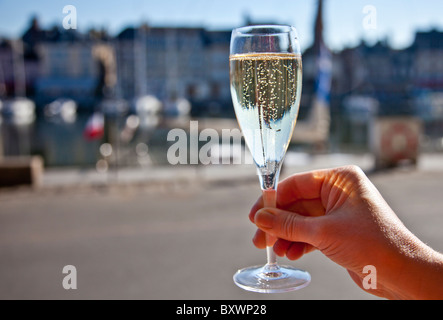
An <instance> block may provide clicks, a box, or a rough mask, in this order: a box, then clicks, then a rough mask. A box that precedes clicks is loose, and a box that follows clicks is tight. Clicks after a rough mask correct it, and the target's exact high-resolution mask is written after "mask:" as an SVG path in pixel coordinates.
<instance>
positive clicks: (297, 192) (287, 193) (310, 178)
mask: <svg viewBox="0 0 443 320" xmlns="http://www.w3.org/2000/svg"><path fill="white" fill-rule="evenodd" d="M326 174H327V170H317V171H309V172H303V173H296V174H294V175H292V176H290V177H288V178H286V179H284V180H283V181H281V182H280V183H279V184H278V190H277V205H278V207H287V206H289V205H291V204H292V203H294V202H296V201H300V200H315V199H321V189H322V185H323V181H324V180H325V177H326Z"/></svg>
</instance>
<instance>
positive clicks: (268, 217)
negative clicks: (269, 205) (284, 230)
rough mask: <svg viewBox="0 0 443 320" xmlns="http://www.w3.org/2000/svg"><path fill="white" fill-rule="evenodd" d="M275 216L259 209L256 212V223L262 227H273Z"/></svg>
mask: <svg viewBox="0 0 443 320" xmlns="http://www.w3.org/2000/svg"><path fill="white" fill-rule="evenodd" d="M274 219H275V216H274V215H273V214H272V213H271V212H269V211H266V210H263V209H262V210H259V211H257V213H256V214H255V224H256V225H257V226H258V227H260V228H265V229H272V227H273V226H274Z"/></svg>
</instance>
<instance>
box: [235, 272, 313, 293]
mask: <svg viewBox="0 0 443 320" xmlns="http://www.w3.org/2000/svg"><path fill="white" fill-rule="evenodd" d="M233 278H234V282H235V284H236V285H237V286H239V287H240V288H242V289H245V290H248V291H254V292H261V293H279V292H289V291H294V290H298V289H301V288H304V287H306V286H307V285H308V284H309V283H310V282H311V275H310V274H309V273H308V272H306V271H303V270H299V269H296V268H293V267H290V266H272V267H269V266H268V265H265V266H254V267H248V268H244V269H240V270H238V271H237V273H236V274H234V277H233Z"/></svg>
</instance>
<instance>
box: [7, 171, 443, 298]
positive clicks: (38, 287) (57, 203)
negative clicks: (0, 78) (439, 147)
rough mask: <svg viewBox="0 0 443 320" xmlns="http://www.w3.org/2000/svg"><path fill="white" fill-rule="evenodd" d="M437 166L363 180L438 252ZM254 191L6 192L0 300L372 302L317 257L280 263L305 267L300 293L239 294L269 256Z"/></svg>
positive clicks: (213, 185) (248, 183)
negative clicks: (73, 274)
mask: <svg viewBox="0 0 443 320" xmlns="http://www.w3.org/2000/svg"><path fill="white" fill-rule="evenodd" d="M434 165H435V166H434V167H432V166H431V167H430V168H428V170H422V169H418V170H414V169H403V170H394V171H385V172H380V173H374V174H371V175H370V178H371V179H372V181H373V182H374V183H375V185H376V186H377V187H378V188H379V189H380V190H381V192H382V194H383V195H384V196H385V198H386V199H387V201H388V202H389V203H390V204H391V206H392V207H393V208H394V209H395V210H396V211H397V213H398V215H399V216H400V218H401V219H402V220H403V221H404V223H405V224H406V226H408V227H409V228H410V229H411V230H412V231H413V232H414V233H416V234H417V235H418V236H419V237H420V238H422V239H423V240H424V241H425V242H427V243H428V244H429V245H431V246H433V247H434V248H435V249H437V250H440V251H443V232H441V230H442V227H443V218H442V213H441V208H442V207H443V197H442V196H441V190H442V184H443V182H442V181H443V169H442V168H443V164H440V165H441V167H439V166H437V165H436V164H435V163H434ZM296 169H297V168H296ZM297 170H298V169H297ZM289 171H291V168H288V169H287V172H289ZM258 193H259V189H258V183H257V182H256V181H255V179H251V180H244V179H237V180H235V179H232V180H229V179H225V180H211V181H209V180H196V181H194V182H190V181H187V180H178V181H177V182H175V183H163V184H157V185H155V186H154V185H153V184H149V183H132V184H130V183H125V184H120V185H112V186H107V187H106V186H104V185H102V186H97V185H95V186H94V185H91V186H85V185H83V186H81V187H64V188H63V187H60V185H58V186H57V187H55V186H54V185H53V186H52V187H50V188H42V189H40V190H34V191H33V190H28V189H26V188H19V189H13V190H6V191H2V192H0V299H294V300H295V299H375V297H373V296H372V295H369V294H367V293H365V292H363V291H361V290H360V289H359V288H358V287H357V286H356V285H355V284H354V283H353V282H352V280H351V279H350V278H349V277H348V275H347V272H346V271H345V270H344V269H343V268H341V267H339V266H337V265H335V264H334V263H332V262H331V261H329V260H328V259H327V258H325V257H324V256H322V255H321V254H320V253H319V252H314V253H311V254H309V255H307V256H305V257H303V258H302V259H301V260H299V261H297V262H287V261H284V262H285V263H290V264H293V265H296V266H298V267H300V268H304V269H306V270H309V272H310V273H311V275H312V283H311V284H310V286H309V287H307V288H305V289H302V290H300V291H296V292H292V293H285V294H275V295H266V294H258V293H250V292H246V291H243V290H242V289H240V288H238V287H236V286H235V285H234V284H233V282H232V275H233V273H234V272H235V271H236V270H237V269H238V268H240V267H245V266H249V265H254V264H261V263H264V262H265V258H266V257H265V252H264V251H262V250H258V249H256V248H254V247H253V246H252V244H251V237H252V235H253V233H254V230H255V229H254V226H253V225H252V224H251V223H250V222H249V221H248V218H247V213H248V211H249V208H250V206H251V205H252V204H253V203H254V202H255V200H256V198H257V196H258ZM66 265H73V266H75V267H76V269H77V289H76V290H65V289H64V288H63V286H62V281H63V278H64V277H65V276H66V275H65V274H63V273H62V269H63V267H64V266H66Z"/></svg>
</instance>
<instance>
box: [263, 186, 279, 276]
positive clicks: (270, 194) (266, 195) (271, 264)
mask: <svg viewBox="0 0 443 320" xmlns="http://www.w3.org/2000/svg"><path fill="white" fill-rule="evenodd" d="M263 204H264V206H265V207H268V208H276V207H277V190H275V188H272V189H266V190H263ZM276 240H277V239H276V238H275V237H274V236H271V235H270V234H266V254H267V259H268V261H267V264H266V268H268V269H273V268H275V267H277V256H276V254H275V252H274V247H273V246H274V243H275V241H276Z"/></svg>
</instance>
